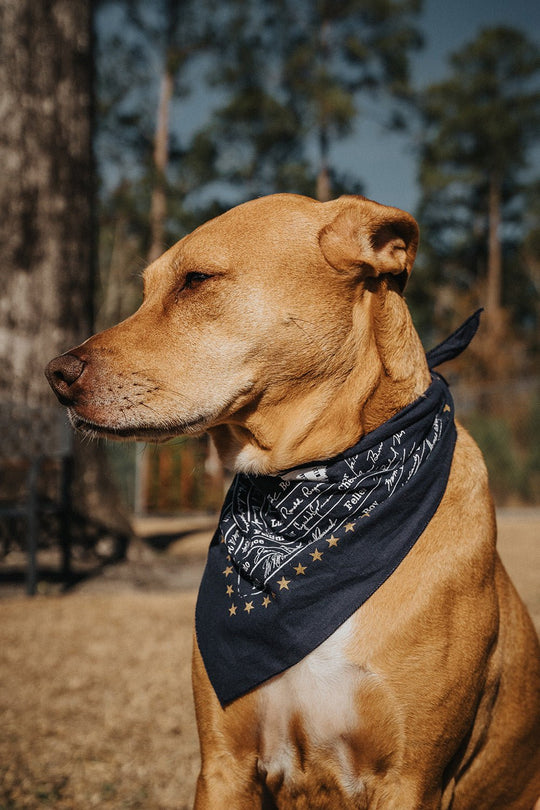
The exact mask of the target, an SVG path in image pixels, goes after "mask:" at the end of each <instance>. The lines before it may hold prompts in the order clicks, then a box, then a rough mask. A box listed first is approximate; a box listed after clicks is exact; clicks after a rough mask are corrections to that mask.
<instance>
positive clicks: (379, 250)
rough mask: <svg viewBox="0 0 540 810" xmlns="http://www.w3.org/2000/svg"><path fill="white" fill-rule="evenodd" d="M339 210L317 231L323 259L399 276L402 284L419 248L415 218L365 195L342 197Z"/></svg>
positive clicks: (346, 268) (364, 272) (368, 273)
mask: <svg viewBox="0 0 540 810" xmlns="http://www.w3.org/2000/svg"><path fill="white" fill-rule="evenodd" d="M336 202H337V203H340V204H341V210H340V212H339V213H338V215H337V216H336V217H335V219H334V220H333V221H332V222H331V223H330V224H329V225H326V226H325V227H324V228H323V229H322V231H321V232H320V233H319V245H320V248H321V251H322V253H323V255H324V257H325V259H326V261H327V262H328V263H329V264H330V265H332V267H334V268H335V269H336V270H340V271H341V272H348V273H358V274H359V275H360V276H361V277H364V278H367V277H377V276H380V275H382V274H384V273H391V274H392V275H395V276H398V277H399V281H400V284H401V288H402V289H403V288H404V287H405V284H406V283H407V279H408V277H409V274H410V272H411V269H412V266H413V262H414V259H415V256H416V250H417V247H418V225H417V224H416V220H415V219H414V218H413V217H412V216H411V215H410V214H407V213H406V212H405V211H401V210H400V209H399V208H390V207H389V206H386V205H379V203H375V202H372V201H371V200H367V199H365V197H353V196H350V197H341V198H340V199H339V200H338V201H336Z"/></svg>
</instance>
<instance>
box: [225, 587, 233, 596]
mask: <svg viewBox="0 0 540 810" xmlns="http://www.w3.org/2000/svg"><path fill="white" fill-rule="evenodd" d="M233 591H234V589H233V586H232V585H227V596H232V595H233Z"/></svg>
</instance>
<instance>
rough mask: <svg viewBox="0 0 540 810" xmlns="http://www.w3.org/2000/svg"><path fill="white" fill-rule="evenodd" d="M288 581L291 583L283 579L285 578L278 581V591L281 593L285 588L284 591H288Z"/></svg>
mask: <svg viewBox="0 0 540 810" xmlns="http://www.w3.org/2000/svg"><path fill="white" fill-rule="evenodd" d="M290 581H291V580H290V579H285V577H281V579H278V585H279V590H280V591H282V590H283V589H284V588H285V590H286V591H288V590H289V582H290Z"/></svg>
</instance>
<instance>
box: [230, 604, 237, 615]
mask: <svg viewBox="0 0 540 810" xmlns="http://www.w3.org/2000/svg"><path fill="white" fill-rule="evenodd" d="M229 616H236V605H231V606H230V608H229Z"/></svg>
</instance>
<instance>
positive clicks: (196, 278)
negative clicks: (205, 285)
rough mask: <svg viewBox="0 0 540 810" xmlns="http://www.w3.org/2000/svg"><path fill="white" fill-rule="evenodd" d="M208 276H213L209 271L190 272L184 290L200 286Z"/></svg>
mask: <svg viewBox="0 0 540 810" xmlns="http://www.w3.org/2000/svg"><path fill="white" fill-rule="evenodd" d="M207 278H211V276H210V275H209V273H198V272H193V273H188V274H187V275H186V278H185V280H184V286H183V287H182V289H183V290H192V289H193V287H198V286H199V284H202V282H203V281H206V279H207Z"/></svg>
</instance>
